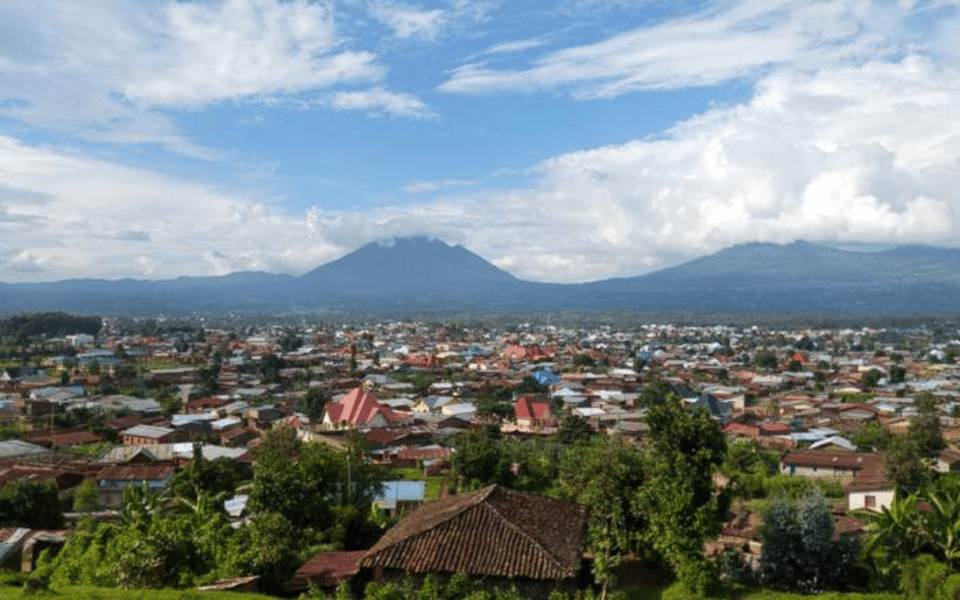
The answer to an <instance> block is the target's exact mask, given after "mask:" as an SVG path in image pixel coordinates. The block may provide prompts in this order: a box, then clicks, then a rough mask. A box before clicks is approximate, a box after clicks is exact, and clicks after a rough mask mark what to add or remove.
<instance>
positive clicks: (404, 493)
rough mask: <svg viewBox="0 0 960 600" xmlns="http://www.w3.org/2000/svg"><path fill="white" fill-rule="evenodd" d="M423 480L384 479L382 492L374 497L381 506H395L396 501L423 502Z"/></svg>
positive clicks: (424, 485) (424, 487) (375, 501)
mask: <svg viewBox="0 0 960 600" xmlns="http://www.w3.org/2000/svg"><path fill="white" fill-rule="evenodd" d="M426 485H427V482H425V481H384V482H383V492H382V493H381V494H380V495H379V496H378V497H377V498H375V499H374V503H375V504H377V505H379V506H380V507H382V508H396V506H397V502H423V495H424V491H425V490H426Z"/></svg>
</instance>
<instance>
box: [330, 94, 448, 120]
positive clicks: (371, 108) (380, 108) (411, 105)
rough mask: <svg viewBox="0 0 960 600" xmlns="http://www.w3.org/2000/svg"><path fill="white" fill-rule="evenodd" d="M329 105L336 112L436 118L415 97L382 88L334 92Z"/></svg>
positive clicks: (433, 113)
mask: <svg viewBox="0 0 960 600" xmlns="http://www.w3.org/2000/svg"><path fill="white" fill-rule="evenodd" d="M329 104H330V106H331V107H333V108H335V109H336V110H363V111H368V112H371V113H375V114H381V115H388V116H391V117H400V118H405V119H429V118H432V117H435V116H436V113H435V112H434V111H433V110H431V109H430V107H429V106H427V105H426V104H425V103H424V102H423V101H422V100H420V99H419V98H417V97H416V96H413V95H410V94H402V93H398V92H391V91H390V90H387V89H384V88H382V87H374V88H370V89H367V90H357V91H350V92H334V93H333V94H332V95H331V96H330V98H329Z"/></svg>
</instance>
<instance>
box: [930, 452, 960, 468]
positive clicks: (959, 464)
mask: <svg viewBox="0 0 960 600" xmlns="http://www.w3.org/2000/svg"><path fill="white" fill-rule="evenodd" d="M933 466H934V468H935V469H936V470H937V471H939V472H940V473H957V472H960V450H957V449H955V448H944V449H943V450H941V451H940V454H938V455H937V460H936V461H935V462H934V464H933Z"/></svg>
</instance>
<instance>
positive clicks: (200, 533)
mask: <svg viewBox="0 0 960 600" xmlns="http://www.w3.org/2000/svg"><path fill="white" fill-rule="evenodd" d="M32 319H35V320H36V321H37V322H39V323H41V324H45V325H46V326H45V327H39V328H35V329H34V330H29V328H27V327H25V326H23V325H24V324H30V323H31V322H32ZM5 323H6V324H7V329H8V331H7V332H6V335H5V339H4V353H5V354H4V356H5V358H4V359H3V360H4V362H3V363H2V365H3V368H2V370H0V411H2V412H0V415H2V424H0V427H2V432H3V440H2V441H0V486H2V488H0V515H2V517H3V518H4V519H5V521H4V522H3V523H2V524H3V525H4V526H5V527H4V528H3V529H0V566H2V567H3V568H4V569H5V570H7V571H9V572H11V573H14V574H16V575H15V576H16V577H19V578H21V579H20V580H21V581H22V582H28V581H34V582H36V581H40V582H42V583H41V584H38V585H43V586H47V585H49V586H52V587H55V586H57V585H79V584H89V585H100V586H103V587H133V588H138V587H145V588H151V587H205V588H212V589H239V590H249V591H252V590H259V591H261V592H267V593H271V594H275V595H285V596H288V597H289V596H297V595H300V594H303V595H304V596H305V597H306V596H309V597H324V595H325V594H329V595H333V594H335V593H338V590H339V593H352V594H353V595H354V596H355V597H362V596H363V593H364V587H365V586H366V587H367V594H368V597H370V591H369V590H370V586H374V587H376V586H378V585H379V586H390V585H393V586H396V587H398V589H399V588H402V586H408V588H409V587H410V586H418V585H419V586H429V585H434V586H438V585H441V584H440V583H437V582H438V581H440V582H442V583H443V585H446V586H448V587H450V586H455V585H461V586H467V587H469V585H468V584H469V582H474V585H476V582H482V583H481V587H482V588H484V589H487V588H489V589H502V590H507V589H512V590H513V593H519V594H521V596H520V597H544V598H546V597H548V596H549V597H551V598H553V597H556V596H554V595H551V594H570V595H572V596H576V595H577V594H581V595H582V594H583V593H584V590H589V591H590V593H594V592H596V593H604V594H605V593H607V591H608V588H609V590H610V591H611V592H612V591H615V590H618V591H620V592H630V591H631V590H635V589H640V588H643V587H645V586H647V587H649V586H654V587H655V586H657V585H661V584H663V585H667V584H669V583H670V581H671V580H673V579H677V580H678V581H679V583H677V584H675V585H676V586H680V588H679V589H684V590H688V592H689V593H690V594H691V595H692V594H694V593H697V594H700V593H709V592H710V589H709V588H714V589H715V588H716V586H718V585H719V586H730V585H740V584H743V585H762V586H764V587H768V588H775V589H784V590H788V591H802V592H818V591H824V590H838V591H846V590H868V589H869V590H879V591H882V590H885V589H886V590H890V591H896V590H897V589H898V587H900V588H901V589H903V588H908V583H904V580H903V579H902V578H904V577H907V575H906V574H907V573H910V572H913V573H914V577H920V576H919V575H916V574H915V573H916V572H917V571H918V569H916V568H915V569H913V570H912V571H911V570H909V569H906V568H903V565H904V564H907V563H908V561H910V560H914V561H922V560H928V561H934V562H936V561H939V562H938V563H937V564H941V563H942V564H944V565H952V564H953V561H956V560H957V556H958V554H957V546H956V544H957V542H956V541H955V540H954V541H943V540H942V538H943V535H944V534H943V532H942V531H939V532H938V531H935V530H932V529H933V528H934V527H936V526H935V525H933V523H935V522H936V520H935V518H933V517H930V515H928V514H925V513H924V512H923V510H919V512H918V509H917V506H918V505H919V506H921V509H922V506H928V507H929V506H930V505H933V506H935V507H936V509H935V510H934V511H933V514H934V515H940V518H941V519H942V522H943V523H947V524H948V525H949V527H956V518H955V516H956V514H957V511H960V499H958V498H957V495H956V494H955V493H953V494H951V490H953V491H955V490H956V489H958V487H960V483H958V481H960V479H953V477H955V475H952V474H954V473H956V472H960V364H957V358H958V356H960V331H958V330H956V329H955V328H954V329H951V328H949V327H948V326H939V325H938V326H930V327H922V326H916V327H912V328H909V329H895V328H882V327H872V328H849V329H837V328H829V329H828V328H821V329H813V328H797V329H790V328H776V329H775V328H770V327H759V326H679V325H668V324H636V325H631V326H624V325H618V326H612V325H592V326H589V327H587V326H584V327H572V326H567V325H563V326H561V325H551V324H549V323H515V324H502V323H501V324H496V325H493V324H489V325H484V324H480V323H459V322H452V321H450V322H427V321H392V322H370V323H366V324H361V323H355V324H351V325H346V324H341V325H335V324H323V323H319V322H318V323H317V324H313V325H311V324H308V323H307V322H304V323H301V324H299V325H292V324H289V323H284V324H270V323H269V322H259V323H255V324H246V325H243V326H237V327H234V328H229V329H228V328H218V327H213V326H207V325H205V324H204V323H203V322H201V321H189V320H175V321H165V320H163V319H159V320H158V319H150V320H135V319H123V320H116V319H113V320H111V319H103V320H99V319H91V318H81V317H71V316H69V315H63V314H52V315H51V314H41V315H35V316H33V317H31V316H29V315H28V316H21V317H17V318H15V319H8V320H7V321H5ZM15 325H20V326H22V327H21V330H20V332H19V333H16V334H11V331H12V329H11V328H12V327H13V326H15ZM64 327H67V328H68V329H66V330H64V329H63V328H64ZM70 327H74V329H72V330H71V329H69V328H70ZM57 328H60V331H57V332H56V333H55V334H54V333H50V331H55V330H56V329H57ZM79 329H84V331H79ZM65 331H69V333H65ZM694 446H695V447H694ZM671 456H676V457H677V458H675V459H674V458H670V457H671ZM658 461H660V462H658ZM660 463H664V464H660ZM666 463H669V464H666ZM618 465H620V466H623V467H624V468H622V469H619V470H618V469H615V468H614V467H616V466H618ZM629 465H634V467H633V468H627V467H628V466H629ZM684 469H686V470H687V472H685V473H679V474H678V471H683V470H684ZM661 470H662V471H663V472H660V471H661ZM680 481H687V483H688V484H689V486H692V487H691V489H693V490H694V491H693V492H690V494H689V497H686V496H685V494H687V492H686V491H684V490H686V487H684V486H682V485H680V483H677V482H680ZM673 485H676V486H677V490H679V491H677V496H676V499H671V500H669V501H670V502H676V503H677V506H678V507H679V508H676V509H675V510H674V509H672V508H670V507H666V506H664V504H665V503H666V502H668V500H665V499H663V498H657V497H654V495H653V494H652V493H651V492H650V490H651V489H652V488H658V489H663V488H664V487H666V488H669V487H670V486H673ZM910 503H912V505H911V504H910ZM638 507H639V508H638ZM891 509H894V510H899V511H901V512H902V511H907V512H909V511H910V510H912V511H913V512H914V513H916V515H915V516H916V519H917V520H916V523H926V524H928V525H929V527H930V528H931V530H927V529H924V527H922V526H919V525H918V526H917V527H915V528H914V529H913V530H912V531H913V535H914V539H911V540H909V543H907V542H906V541H904V540H902V539H901V540H900V541H899V542H898V541H897V540H898V537H897V536H898V535H900V533H901V532H898V531H895V530H894V529H895V528H896V527H897V526H900V527H903V526H904V525H903V524H899V525H898V524H891V523H887V522H885V521H884V519H885V518H887V519H888V520H889V514H890V511H891ZM671 510H674V512H677V513H684V512H688V513H689V514H686V515H685V514H672V513H671V514H665V513H669V512H670V511H671ZM816 510H819V511H821V512H820V515H821V517H823V516H824V515H827V516H828V518H827V519H826V522H825V523H823V527H822V528H821V529H822V530H823V531H822V532H821V533H820V535H821V539H819V540H815V541H816V543H819V544H820V547H821V550H820V551H818V552H817V553H813V554H818V556H814V557H813V558H810V557H809V555H810V554H811V552H809V551H808V552H806V553H805V554H804V552H800V551H799V550H798V549H797V547H796V544H811V543H814V542H812V541H811V540H809V539H807V538H809V537H811V536H813V535H814V534H811V533H809V532H806V533H803V534H798V533H795V532H794V533H789V531H792V530H791V529H790V523H793V524H794V525H795V524H796V523H797V522H798V519H800V520H801V521H802V519H803V518H808V517H809V515H810V514H812V513H810V511H816ZM618 511H619V512H618ZM791 511H792V512H791ZM804 511H807V512H804ZM941 511H943V514H941ZM950 511H953V512H950ZM928 512H930V511H928ZM695 514H699V515H700V518H699V519H692V515H695ZM798 515H799V516H798ZM803 515H807V517H804V516H803ZM778 518H779V519H780V521H777V520H776V519H778ZM175 522H180V523H181V526H180V529H176V530H174V528H173V526H172V525H171V523H175ZM131 523H132V525H131ZM778 523H779V526H780V529H778ZM130 527H133V528H134V529H130ZM165 528H166V529H165ZM611 529H613V530H615V531H613V532H611ZM795 529H796V528H795ZM788 530H789V531H788ZM134 531H135V532H136V535H133V537H130V536H131V535H132V534H131V532H134ZM804 531H806V530H804ZM438 532H439V533H438ZM651 532H653V533H654V534H655V538H656V539H652V538H651ZM678 535H679V536H681V537H686V538H688V539H686V540H684V541H683V542H680V541H674V542H667V541H663V540H668V539H669V538H671V536H678ZM789 535H794V537H796V538H797V539H793V538H790V540H789V542H790V543H792V544H794V546H792V547H789V550H790V552H792V553H794V554H797V555H806V556H808V558H807V559H806V560H807V561H808V562H810V561H813V562H818V561H819V563H824V564H800V563H802V562H803V560H802V559H801V558H796V557H794V558H792V559H791V561H792V562H791V564H790V567H789V569H788V568H787V567H786V566H784V564H780V563H779V562H778V561H781V562H782V561H784V560H785V559H784V558H783V556H782V554H783V553H784V548H783V545H784V544H786V543H787V542H785V541H784V540H785V539H786V538H788V537H789ZM823 536H825V537H823ZM925 536H926V537H925ZM151 541H152V542H153V543H155V544H156V547H154V548H146V549H145V548H144V546H145V545H149V544H148V542H151ZM135 542H137V543H138V544H135ZM671 544H672V545H671ZM824 544H825V546H824ZM898 544H899V545H898ZM788 546H789V544H788ZM777 548H779V552H780V554H778V553H777ZM851 548H853V550H851ZM870 548H873V549H874V550H876V551H877V552H879V553H877V552H875V553H874V554H871V553H870V552H869V549H870ZM845 552H846V554H844V553H845ZM858 552H859V555H858ZM881 555H882V556H881ZM920 555H923V556H920ZM918 556H919V558H918ZM931 556H932V557H933V558H930V557H931ZM883 561H886V562H883ZM826 563H829V564H826ZM923 564H924V565H926V563H923ZM691 565H695V567H694V566H691ZM774 568H776V569H777V572H776V573H775V574H774V575H771V571H770V569H774ZM901 570H902V572H903V573H904V574H903V575H901ZM921 570H922V569H921ZM690 572H694V573H695V576H690V575H689V573H690ZM785 573H786V574H785ZM790 573H793V575H790ZM398 574H403V575H404V577H398ZM434 576H436V577H438V578H439V579H432V578H433V577H434ZM410 577H415V579H413V580H411V579H410ZM458 577H461V578H463V579H465V580H468V582H467V583H464V581H460V580H458ZM791 577H793V579H791ZM884 577H886V578H887V579H886V580H884ZM698 578H699V579H698ZM891 578H892V579H891ZM952 579H953V578H952V577H951V578H950V580H951V581H952ZM411 581H413V583H411ZM458 581H459V583H458ZM705 582H706V583H705ZM918 585H919V584H918ZM684 586H685V587H684ZM464 589H466V587H465V588H464ZM517 590H519V591H517ZM407 591H408V592H409V591H410V590H409V589H407ZM421 591H422V590H421ZM411 593H412V592H411ZM338 597H339V596H338ZM421 597H423V596H421ZM444 597H447V596H444ZM450 597H452V596H450ZM491 597H492V596H491ZM664 597H666V596H664ZM677 597H684V596H683V594H681V595H680V596H677ZM891 597H894V596H891ZM896 597H899V596H896Z"/></svg>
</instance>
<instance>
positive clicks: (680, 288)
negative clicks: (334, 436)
mask: <svg viewBox="0 0 960 600" xmlns="http://www.w3.org/2000/svg"><path fill="white" fill-rule="evenodd" d="M958 298H960V249H954V248H937V247H930V246H919V245H914V246H901V247H898V248H894V249H891V250H885V251H880V252H853V251H847V250H838V249H835V248H830V247H826V246H821V245H816V244H811V243H807V242H795V243H792V244H787V245H776V244H769V243H755V244H743V245H738V246H733V247H730V248H727V249H725V250H722V251H720V252H717V253H716V254H712V255H710V256H704V257H701V258H698V259H696V260H693V261H690V262H688V263H684V264H681V265H678V266H675V267H671V268H668V269H663V270H661V271H656V272H653V273H649V274H646V275H640V276H636V277H625V278H614V279H607V280H603V281H597V282H591V283H581V284H555V283H539V282H530V281H523V280H520V279H517V278H516V277H514V276H513V275H511V274H509V273H507V272H506V271H503V270H501V269H499V268H497V267H496V266H494V265H492V264H490V263H489V262H487V261H486V260H484V259H483V258H481V257H479V256H477V255H476V254H474V253H472V252H470V251H469V250H467V249H465V248H462V247H460V246H449V245H447V244H445V243H444V242H441V241H436V240H430V239H426V238H404V239H398V240H394V241H393V242H391V243H387V244H381V243H371V244H367V245H366V246H363V247H362V248H360V249H358V250H356V251H355V252H352V253H350V254H348V255H346V256H344V257H342V258H340V259H338V260H335V261H333V262H330V263H327V264H325V265H322V266H319V267H317V268H316V269H314V270H312V271H310V272H308V273H305V274H303V275H301V276H299V277H295V276H291V275H277V274H271V273H262V272H244V273H233V274H230V275H225V276H221V277H180V278H177V279H172V280H163V281H145V280H135V279H121V280H113V281H107V280H98V279H73V280H67V281H60V282H53V283H19V284H0V313H4V314H10V313H19V312H34V311H48V310H63V311H68V312H76V313H84V314H101V315H157V314H168V315H176V314H191V313H204V312H223V311H244V312H257V313H268V314H270V313H281V312H291V311H313V310H319V309H332V310H340V311H349V312H360V313H368V314H385V315H386V314H391V313H398V312H404V313H410V312H417V311H424V312H428V311H429V312H436V311H450V312H454V311H484V312H496V311H504V312H509V311H542V310H597V309H603V310H609V309H625V310H686V311H689V310H693V311H725V312H760V313H762V312H797V313H813V312H830V313H839V314H861V313H872V314H878V313H886V314H894V313H896V314H917V313H956V312H960V311H958V309H960V302H958Z"/></svg>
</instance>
